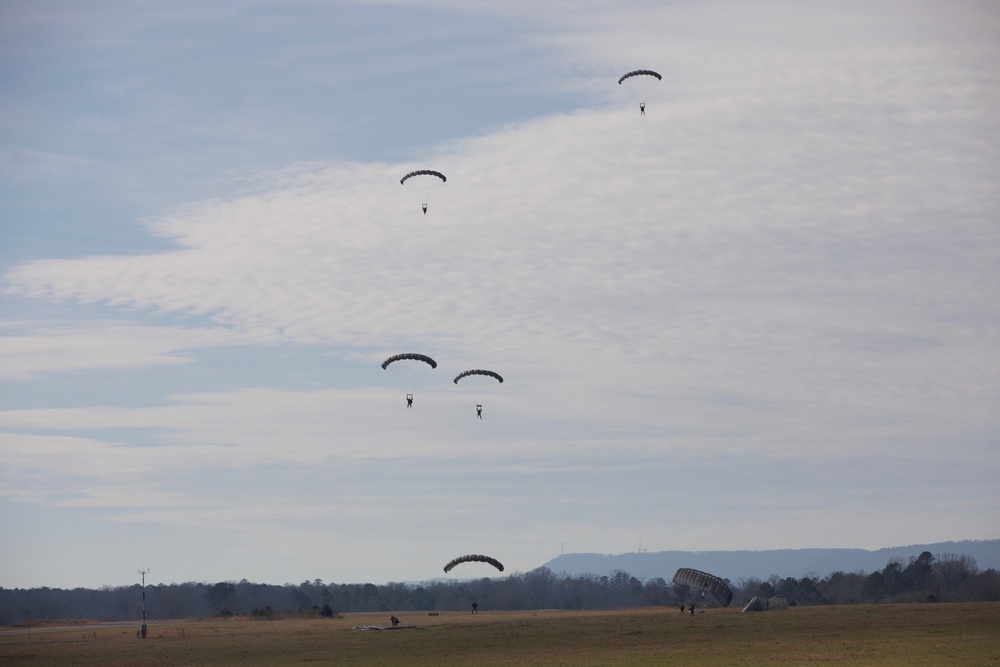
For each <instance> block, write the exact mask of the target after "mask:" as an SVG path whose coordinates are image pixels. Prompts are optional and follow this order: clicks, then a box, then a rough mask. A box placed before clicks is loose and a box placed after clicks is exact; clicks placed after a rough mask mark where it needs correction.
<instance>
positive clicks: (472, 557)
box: [444, 554, 503, 572]
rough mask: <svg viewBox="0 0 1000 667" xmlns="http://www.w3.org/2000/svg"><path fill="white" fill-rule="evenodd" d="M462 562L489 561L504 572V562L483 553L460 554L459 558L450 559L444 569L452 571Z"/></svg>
mask: <svg viewBox="0 0 1000 667" xmlns="http://www.w3.org/2000/svg"><path fill="white" fill-rule="evenodd" d="M462 563H489V564H490V565H492V566H493V567H495V568H496V569H498V570H500V571H501V572H503V563H501V562H500V561H498V560H497V559H496V558H491V557H489V556H484V555H482V554H469V555H468V556H459V557H458V558H455V559H453V560H450V561H448V564H447V565H445V566H444V571H445V572H451V570H452V568H453V567H455V566H456V565H461V564H462Z"/></svg>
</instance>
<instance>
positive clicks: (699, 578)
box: [674, 567, 733, 607]
mask: <svg viewBox="0 0 1000 667" xmlns="http://www.w3.org/2000/svg"><path fill="white" fill-rule="evenodd" d="M674 583H675V584H678V585H680V586H690V587H691V588H701V589H703V590H706V591H710V592H711V593H712V595H713V596H715V599H716V600H718V601H719V604H721V605H722V606H723V607H728V606H729V603H730V602H732V601H733V592H732V591H731V590H729V586H727V585H726V582H724V581H723V580H722V579H719V578H718V577H717V576H715V575H714V574H709V573H708V572H702V571H701V570H692V569H691V568H687V567H682V568H681V569H679V570H677V572H676V573H675V574H674Z"/></svg>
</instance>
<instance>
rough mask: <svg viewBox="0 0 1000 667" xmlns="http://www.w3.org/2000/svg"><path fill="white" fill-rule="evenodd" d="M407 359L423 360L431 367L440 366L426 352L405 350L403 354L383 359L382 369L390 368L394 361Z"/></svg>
mask: <svg viewBox="0 0 1000 667" xmlns="http://www.w3.org/2000/svg"><path fill="white" fill-rule="evenodd" d="M407 359H408V360H412V361H422V362H424V363H425V364H427V365H428V366H430V367H431V368H437V366H438V364H437V362H436V361H434V360H433V359H431V358H430V357H428V356H427V355H426V354H417V353H416V352H405V353H403V354H394V355H392V356H391V357H389V358H388V359H386V360H385V361H383V362H382V370H385V369H387V368H389V364H391V363H394V362H396V361H403V360H407Z"/></svg>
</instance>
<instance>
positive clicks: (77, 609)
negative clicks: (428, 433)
mask: <svg viewBox="0 0 1000 667" xmlns="http://www.w3.org/2000/svg"><path fill="white" fill-rule="evenodd" d="M727 583H728V584H729V587H730V588H731V589H732V591H733V603H732V606H736V605H741V606H742V605H743V604H745V603H746V602H747V601H749V600H750V598H752V597H754V596H758V597H771V596H773V595H783V596H785V597H786V598H788V600H790V601H791V604H793V605H829V604H861V603H888V602H959V601H998V600H1000V573H998V572H997V571H996V570H994V569H992V568H991V569H988V570H985V571H980V570H979V568H978V567H977V565H976V561H975V559H973V558H971V557H969V556H964V555H952V554H944V555H939V556H937V557H935V556H933V555H932V554H930V553H929V552H926V551H925V552H923V553H922V554H920V555H919V556H916V557H912V558H910V559H909V561H908V562H905V563H904V562H901V561H898V560H893V561H890V562H889V563H888V564H887V565H886V566H885V567H884V568H883V569H882V570H880V571H875V572H871V573H862V572H853V573H848V572H833V573H831V574H829V575H827V576H825V577H818V576H804V577H801V578H798V579H796V578H793V577H785V578H782V577H780V576H778V575H772V576H771V577H769V578H768V579H767V580H762V579H758V578H748V579H740V580H738V581H736V582H730V581H727ZM145 593H146V595H145V598H146V601H145V604H146V612H147V616H148V618H149V619H150V621H151V622H152V621H155V619H174V618H188V617H195V616H229V615H241V616H253V617H259V618H275V617H278V616H281V615H293V614H298V615H311V614H316V615H326V616H332V615H334V614H337V613H349V612H403V613H405V612H427V611H467V610H469V609H470V607H471V603H472V602H473V601H475V602H477V604H478V607H479V609H480V610H481V611H486V610H491V609H496V610H530V609H619V608H637V607H647V606H679V605H682V604H690V603H691V602H695V603H696V604H697V605H698V606H699V607H712V606H717V604H716V603H715V602H714V600H712V599H711V596H710V595H709V596H707V597H706V598H702V597H701V594H700V591H694V590H691V589H689V588H687V587H686V586H678V585H676V584H674V583H672V582H671V581H670V580H667V579H664V578H662V577H655V578H651V579H646V580H639V579H637V578H636V577H634V576H632V575H630V574H628V573H627V572H623V571H621V570H618V571H615V572H613V573H611V574H610V575H605V576H601V575H573V576H571V575H566V574H556V573H554V572H552V571H551V570H549V569H548V568H544V567H542V568H538V569H535V570H532V571H530V572H525V573H514V574H510V575H506V576H503V577H499V578H483V579H473V580H467V581H428V582H422V583H419V584H412V583H387V584H382V585H376V584H370V583H366V584H334V583H324V582H323V581H322V580H320V579H316V580H314V581H305V582H302V583H301V584H284V585H274V584H257V583H251V582H249V581H247V580H245V579H244V580H242V581H239V582H232V581H224V582H218V583H215V584H209V583H193V582H190V583H183V584H158V585H148V586H146V591H145ZM141 617H142V588H141V586H140V585H139V584H134V585H132V586H119V587H104V588H100V589H86V588H75V589H59V588H30V589H3V588H0V625H3V626H11V625H17V624H23V623H28V622H32V621H49V620H56V619H89V620H96V621H124V620H138V619H140V618H141Z"/></svg>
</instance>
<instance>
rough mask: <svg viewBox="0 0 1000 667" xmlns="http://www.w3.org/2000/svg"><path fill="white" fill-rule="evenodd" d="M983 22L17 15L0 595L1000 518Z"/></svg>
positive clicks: (685, 7) (8, 142) (346, 9)
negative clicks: (473, 373) (475, 380)
mask: <svg viewBox="0 0 1000 667" xmlns="http://www.w3.org/2000/svg"><path fill="white" fill-rule="evenodd" d="M998 34H1000V8H998V5H996V4H995V3H992V2H970V1H962V0H960V1H957V2H951V3H939V2H921V1H920V0H914V1H907V2H893V1H891V0H878V1H876V2H870V1H866V2H852V1H850V0H848V1H843V0H829V1H827V0H816V1H815V2H808V3H802V2H796V1H791V0H789V1H779V0H774V1H771V0H761V1H759V2H752V3H747V2H737V1H729V0H709V1H705V2H701V1H695V0H683V1H681V0H678V1H676V2H665V1H663V0H651V1H649V2H642V1H634V2H630V1H628V0H614V1H610V0H609V1H607V2H604V1H599V0H591V1H587V0H582V1H577V2H561V1H553V2H547V3H539V2H528V1H523V0H503V1H496V2H491V1H483V2H477V3H469V2H466V1H465V0H461V1H460V0H426V1H424V0H409V1H403V0H400V1H391V0H385V1H379V2H370V1H366V2H348V1H343V2H341V1H321V0H290V1H284V0H282V1H281V2H278V1H277V0H250V1H242V0H241V1H239V2H236V1H235V0H220V1H218V2H212V3H205V2H193V1H189V0H179V1H178V2H171V3H159V2H152V1H149V2H146V1H142V0H121V1H116V0H96V1H95V2H88V3H78V2H75V1H72V0H65V1H63V0H40V1H38V2H32V3H20V2H12V1H2V2H0V90H2V95H0V234H2V236H0V335H2V337H3V338H2V342H0V554H2V555H0V586H3V587H6V588H16V587H22V588H23V587H36V586H49V587H64V588H69V587H98V586H106V585H107V586H118V585H131V584H133V583H137V582H138V581H139V574H138V571H139V570H140V569H142V570H148V571H149V574H148V575H147V577H146V582H147V583H180V582H189V581H204V582H217V581H238V580H240V579H247V580H250V581H254V582H266V583H276V584H280V583H298V582H301V581H307V580H308V581H312V580H315V579H322V580H323V581H326V582H333V583H361V582H371V583H385V582H402V581H408V582H415V581H427V580H431V579H434V578H438V577H441V578H448V577H452V576H456V577H461V576H463V575H468V576H478V575H480V574H487V573H488V572H484V571H480V570H478V569H477V568H478V567H479V566H478V565H467V566H463V567H461V568H456V569H455V570H453V571H452V572H451V573H450V574H448V575H445V574H444V573H443V571H442V568H443V566H444V564H445V563H446V562H448V561H449V560H451V559H452V558H454V557H456V556H459V555H463V554H470V553H484V554H489V555H491V556H493V557H495V558H497V559H498V560H500V561H501V562H503V563H504V564H505V565H506V572H507V573H511V572H514V573H516V572H526V571H530V570H532V569H534V568H536V567H538V566H540V565H543V564H544V563H546V562H547V561H549V560H550V559H552V558H554V557H556V556H558V555H559V554H560V553H573V552H596V553H627V552H633V551H637V550H639V549H643V550H647V551H659V550H689V551H709V550H746V549H749V550H763V549H779V548H811V547H844V548H864V549H877V548H882V547H890V546H899V545H907V544H923V543H931V542H937V541H946V540H970V539H971V540H976V539H996V538H998V537H1000V485H998V484H997V483H996V480H997V479H1000V448H998V444H1000V442H998V440H1000V439H998V435H1000V409H998V408H1000V68H998V66H997V65H998V62H1000V41H998V40H997V39H996V36H997V35H998ZM636 69H652V70H655V71H657V72H658V73H659V74H660V75H661V76H662V79H661V80H659V81H657V80H655V79H652V78H651V77H648V76H647V77H633V78H631V79H627V80H626V81H625V82H623V83H622V84H620V85H619V84H618V79H619V77H620V76H621V75H622V74H624V73H626V72H629V71H632V70H636ZM634 84H644V85H634ZM639 102H643V103H645V115H641V114H640V110H639ZM417 169H433V170H437V171H440V172H442V173H443V174H445V175H446V176H447V182H444V183H441V182H437V183H434V182H433V181H434V180H435V179H433V178H430V179H420V178H414V179H411V180H410V181H407V183H406V184H403V185H400V179H401V178H402V177H403V176H404V175H405V174H407V173H408V172H410V171H413V170H417ZM421 180H426V181H431V182H430V183H429V184H430V185H431V186H433V187H430V188H428V189H427V190H422V189H421V188H419V187H411V186H416V185H418V183H417V181H421ZM424 203H427V204H428V211H427V213H426V214H425V213H422V212H421V204H424ZM407 352H414V353H420V354H425V355H429V356H430V357H432V358H434V359H435V360H436V361H437V368H435V369H431V368H430V367H429V366H427V365H423V364H420V363H419V362H416V363H412V364H408V366H410V367H409V368H407V369H403V363H399V364H397V365H390V367H389V369H388V370H383V369H382V367H381V364H382V362H383V360H385V359H386V358H388V357H389V356H391V355H395V354H399V353H407ZM469 369H488V370H493V371H495V372H497V373H498V374H500V375H501V376H502V377H503V378H504V382H503V383H502V384H500V383H495V382H494V383H492V384H486V385H485V386H482V387H479V388H478V389H477V388H474V387H466V386H465V383H464V382H463V383H459V384H455V383H454V382H453V378H454V377H455V376H456V375H457V374H458V373H460V372H462V371H465V370H469ZM396 370H405V371H406V372H402V373H397V372H396ZM407 393H412V394H413V395H414V404H413V407H412V409H407V407H406V402H405V395H406V394H407ZM476 404H481V405H482V406H483V414H482V419H481V420H480V419H477V417H476V412H475V406H476ZM487 567H488V566H487ZM670 574H671V573H664V576H665V577H668V576H669V575H670ZM717 574H720V575H721V576H726V573H717ZM779 574H780V573H779Z"/></svg>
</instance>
